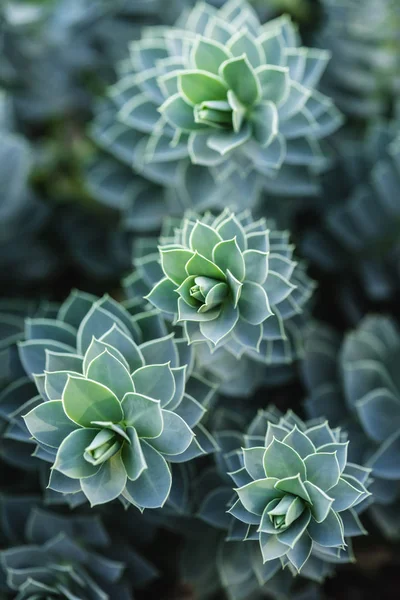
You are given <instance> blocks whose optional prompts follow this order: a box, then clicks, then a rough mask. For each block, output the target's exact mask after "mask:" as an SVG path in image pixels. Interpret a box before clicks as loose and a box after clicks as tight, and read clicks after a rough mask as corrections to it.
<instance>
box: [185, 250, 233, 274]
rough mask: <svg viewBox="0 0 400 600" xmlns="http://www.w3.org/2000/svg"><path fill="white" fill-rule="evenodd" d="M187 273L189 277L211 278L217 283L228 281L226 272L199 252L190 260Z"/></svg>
mask: <svg viewBox="0 0 400 600" xmlns="http://www.w3.org/2000/svg"><path fill="white" fill-rule="evenodd" d="M186 273H187V275H194V276H199V275H201V276H203V277H210V278H211V279H216V280H217V281H225V280H226V277H225V274H224V272H223V271H221V269H220V268H219V267H218V266H217V265H215V264H214V263H213V262H211V261H210V260H208V259H207V258H204V256H201V255H200V254H198V252H195V253H194V254H192V257H191V258H190V260H188V262H187V264H186Z"/></svg>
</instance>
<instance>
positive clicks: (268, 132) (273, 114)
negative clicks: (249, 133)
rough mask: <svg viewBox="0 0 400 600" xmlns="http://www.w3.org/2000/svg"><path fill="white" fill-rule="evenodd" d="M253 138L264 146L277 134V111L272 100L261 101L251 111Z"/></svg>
mask: <svg viewBox="0 0 400 600" xmlns="http://www.w3.org/2000/svg"><path fill="white" fill-rule="evenodd" d="M250 122H251V125H252V130H253V137H254V139H255V140H256V141H257V142H258V143H259V144H260V145H261V146H262V147H263V148H266V147H267V146H269V144H270V143H271V142H272V140H273V139H274V137H275V136H276V135H277V134H278V125H279V119H278V111H277V110H276V107H275V105H274V104H273V103H272V102H261V103H260V104H257V106H255V107H254V108H253V110H252V112H251V117H250Z"/></svg>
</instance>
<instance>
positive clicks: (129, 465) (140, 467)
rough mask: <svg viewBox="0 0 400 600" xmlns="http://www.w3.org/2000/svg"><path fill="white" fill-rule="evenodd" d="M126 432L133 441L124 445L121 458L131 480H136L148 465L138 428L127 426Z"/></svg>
mask: <svg viewBox="0 0 400 600" xmlns="http://www.w3.org/2000/svg"><path fill="white" fill-rule="evenodd" d="M126 433H127V435H128V437H129V439H130V442H131V443H130V444H124V445H123V447H122V450H121V458H122V462H123V463H124V467H125V471H126V474H127V476H128V478H129V479H130V480H131V481H135V479H137V478H138V477H139V476H140V475H141V474H142V473H143V471H144V470H145V469H147V465H146V461H145V459H144V456H143V452H142V448H141V445H140V441H139V437H138V434H137V432H136V429H135V428H134V427H127V428H126Z"/></svg>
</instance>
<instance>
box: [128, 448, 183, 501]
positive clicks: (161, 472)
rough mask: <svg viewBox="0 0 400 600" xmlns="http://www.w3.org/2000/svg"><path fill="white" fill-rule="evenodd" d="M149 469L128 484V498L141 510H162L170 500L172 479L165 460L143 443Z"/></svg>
mask: <svg viewBox="0 0 400 600" xmlns="http://www.w3.org/2000/svg"><path fill="white" fill-rule="evenodd" d="M142 450H143V456H144V459H145V461H146V464H147V469H146V470H145V471H143V473H142V474H141V475H140V477H138V479H136V480H135V481H129V480H128V481H127V482H126V492H127V495H126V497H127V498H128V499H130V501H131V502H133V503H134V504H136V505H137V506H138V507H139V508H160V507H161V506H163V505H164V504H165V502H166V500H167V499H168V496H169V493H170V490H171V484H172V477H171V472H170V469H169V467H168V464H167V462H166V461H165V459H164V458H163V457H162V456H161V454H159V452H157V450H154V448H152V447H151V446H149V445H148V444H146V442H143V444H142Z"/></svg>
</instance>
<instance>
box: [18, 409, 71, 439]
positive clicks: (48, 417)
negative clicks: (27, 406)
mask: <svg viewBox="0 0 400 600" xmlns="http://www.w3.org/2000/svg"><path fill="white" fill-rule="evenodd" d="M24 421H25V424H26V426H27V428H28V429H29V432H30V433H31V435H32V436H33V437H34V438H35V439H36V440H38V441H39V442H41V443H42V444H45V445H46V446H51V447H52V448H58V447H59V445H60V444H61V442H62V441H63V440H64V439H65V438H66V437H67V435H69V434H70V433H71V431H74V430H75V429H76V424H75V423H73V422H72V421H70V419H68V417H67V415H66V414H65V412H64V408H63V403H62V402H61V400H52V401H49V402H44V403H43V404H39V405H38V406H36V407H35V408H33V409H32V410H31V411H30V412H29V413H28V414H27V415H25V416H24Z"/></svg>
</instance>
